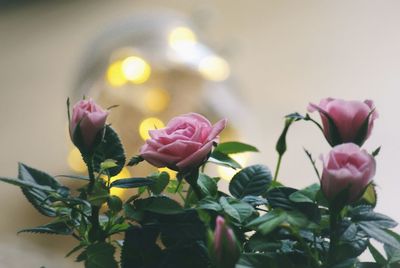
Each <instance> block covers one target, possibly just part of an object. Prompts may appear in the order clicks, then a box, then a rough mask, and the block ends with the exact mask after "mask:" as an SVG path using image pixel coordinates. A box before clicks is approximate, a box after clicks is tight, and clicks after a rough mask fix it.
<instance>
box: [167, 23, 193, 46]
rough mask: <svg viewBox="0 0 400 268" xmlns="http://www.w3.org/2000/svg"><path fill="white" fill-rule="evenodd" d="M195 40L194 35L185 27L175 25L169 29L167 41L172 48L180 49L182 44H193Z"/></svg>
mask: <svg viewBox="0 0 400 268" xmlns="http://www.w3.org/2000/svg"><path fill="white" fill-rule="evenodd" d="M196 42H197V37H196V35H195V34H194V32H193V31H192V30H191V29H189V28H187V27H176V28H174V29H172V30H171V32H170V33H169V36H168V43H169V45H170V46H171V47H172V48H174V49H180V48H181V47H182V46H187V45H194V44H195V43H196Z"/></svg>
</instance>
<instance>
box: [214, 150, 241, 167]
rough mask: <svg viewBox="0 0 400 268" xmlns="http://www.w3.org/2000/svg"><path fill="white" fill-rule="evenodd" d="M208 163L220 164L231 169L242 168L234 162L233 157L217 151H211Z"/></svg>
mask: <svg viewBox="0 0 400 268" xmlns="http://www.w3.org/2000/svg"><path fill="white" fill-rule="evenodd" d="M207 161H208V162H210V163H214V164H217V165H220V166H226V167H230V168H233V169H238V168H242V166H241V165H240V164H239V163H238V162H236V161H235V160H234V159H233V158H231V157H230V156H229V155H227V154H224V153H221V152H219V151H215V150H214V151H213V152H212V153H211V155H210V158H208V160H207Z"/></svg>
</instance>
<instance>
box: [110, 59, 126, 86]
mask: <svg viewBox="0 0 400 268" xmlns="http://www.w3.org/2000/svg"><path fill="white" fill-rule="evenodd" d="M106 79H107V82H108V83H109V84H110V85H111V86H112V87H120V86H123V85H125V84H126V82H127V81H126V78H125V76H124V72H123V71H122V61H120V60H118V61H115V62H113V63H111V64H110V66H109V67H108V69H107V73H106Z"/></svg>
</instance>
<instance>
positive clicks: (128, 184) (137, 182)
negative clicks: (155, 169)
mask: <svg viewBox="0 0 400 268" xmlns="http://www.w3.org/2000/svg"><path fill="white" fill-rule="evenodd" d="M154 183H155V181H154V180H152V179H147V178H126V179H118V180H116V181H113V182H112V183H111V184H110V187H111V188H112V187H115V188H138V187H142V186H150V185H153V184H154Z"/></svg>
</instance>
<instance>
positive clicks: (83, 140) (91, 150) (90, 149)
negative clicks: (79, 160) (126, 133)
mask: <svg viewBox="0 0 400 268" xmlns="http://www.w3.org/2000/svg"><path fill="white" fill-rule="evenodd" d="M68 111H69V109H68ZM107 116H108V112H107V111H105V110H103V109H102V108H101V107H100V106H99V105H97V104H96V103H95V102H94V101H93V100H92V99H89V100H81V101H79V102H77V103H76V104H75V105H74V107H73V109H72V117H70V118H69V131H70V135H71V139H72V142H73V143H74V145H75V146H76V147H77V148H78V149H79V150H80V152H81V154H82V157H83V159H84V161H85V162H86V165H87V167H88V173H89V178H90V182H89V185H88V188H87V192H86V193H85V194H86V195H91V194H92V192H93V188H94V185H95V175H94V169H93V158H94V154H95V149H96V147H97V146H98V145H99V144H100V143H101V142H102V140H103V137H104V131H105V124H106V119H107ZM99 211H100V207H99V206H95V205H92V213H91V216H90V221H91V224H92V227H91V229H90V233H89V237H90V238H91V239H93V240H99V241H104V239H105V237H104V236H103V235H102V232H101V229H100V224H99Z"/></svg>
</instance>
